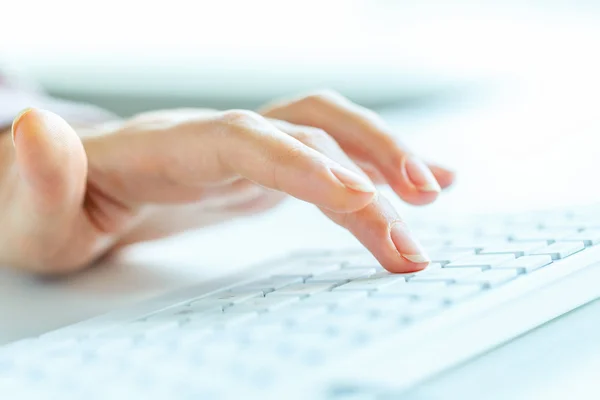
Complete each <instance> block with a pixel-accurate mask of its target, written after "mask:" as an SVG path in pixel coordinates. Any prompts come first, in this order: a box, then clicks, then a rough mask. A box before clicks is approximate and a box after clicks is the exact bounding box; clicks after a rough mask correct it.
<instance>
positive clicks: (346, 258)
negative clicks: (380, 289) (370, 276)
mask: <svg viewBox="0 0 600 400" xmlns="http://www.w3.org/2000/svg"><path fill="white" fill-rule="evenodd" d="M340 258H341V259H342V260H343V263H342V268H354V267H359V268H363V267H372V268H376V269H381V268H383V267H382V266H381V264H379V261H377V259H376V258H375V257H374V256H373V255H372V254H371V253H369V252H367V251H364V250H360V251H359V252H353V253H350V254H348V253H341V254H340Z"/></svg>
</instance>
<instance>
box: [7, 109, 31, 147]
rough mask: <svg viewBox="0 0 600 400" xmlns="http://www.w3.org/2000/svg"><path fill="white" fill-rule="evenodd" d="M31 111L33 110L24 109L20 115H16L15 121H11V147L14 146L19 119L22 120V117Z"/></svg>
mask: <svg viewBox="0 0 600 400" xmlns="http://www.w3.org/2000/svg"><path fill="white" fill-rule="evenodd" d="M31 110H33V108H26V109H24V110H22V111H21V112H20V113H18V114H17V116H16V117H15V119H13V122H12V126H11V127H10V132H11V136H12V142H13V146H14V145H15V137H16V136H17V131H16V130H15V129H16V127H17V124H18V123H19V121H20V120H21V118H23V116H24V115H25V114H27V113H28V112H29V111H31Z"/></svg>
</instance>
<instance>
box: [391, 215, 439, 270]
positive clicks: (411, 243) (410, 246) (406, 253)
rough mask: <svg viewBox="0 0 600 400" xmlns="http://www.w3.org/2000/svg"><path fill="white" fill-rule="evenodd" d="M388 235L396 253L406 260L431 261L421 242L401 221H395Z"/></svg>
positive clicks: (418, 262)
mask: <svg viewBox="0 0 600 400" xmlns="http://www.w3.org/2000/svg"><path fill="white" fill-rule="evenodd" d="M390 236H391V237H392V242H394V246H396V249H397V250H398V253H400V255H401V256H402V257H404V258H406V259H407V260H408V261H410V262H413V263H417V264H420V263H428V262H429V261H431V260H430V258H429V256H428V255H427V253H426V252H425V250H424V249H423V247H422V246H421V244H420V243H419V242H418V241H417V240H416V239H415V238H414V237H413V235H412V233H411V232H410V231H409V230H408V228H407V227H406V225H404V224H403V223H401V222H395V223H394V224H393V225H392V228H391V230H390Z"/></svg>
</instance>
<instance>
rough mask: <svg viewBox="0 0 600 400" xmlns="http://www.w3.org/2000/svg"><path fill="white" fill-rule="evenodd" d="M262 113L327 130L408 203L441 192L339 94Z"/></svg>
mask: <svg viewBox="0 0 600 400" xmlns="http://www.w3.org/2000/svg"><path fill="white" fill-rule="evenodd" d="M261 113H262V114H263V115H265V116H268V117H270V118H277V119H282V120H286V121H289V122H292V123H294V124H299V125H310V126H315V127H318V128H321V129H323V130H325V131H327V132H328V133H329V134H330V135H331V136H333V137H334V138H335V139H336V140H337V141H338V143H339V144H340V145H341V147H342V148H343V149H344V150H345V151H346V152H347V153H348V154H350V155H352V156H353V157H357V158H360V159H363V160H365V161H368V162H370V163H371V164H372V165H374V166H375V167H376V168H377V169H378V170H379V171H380V172H381V173H382V175H383V176H384V177H385V179H386V181H387V182H388V183H389V184H390V186H391V187H392V188H393V189H394V190H395V191H396V193H398V195H399V196H400V197H402V198H403V199H404V200H406V201H408V202H410V203H413V204H426V203H430V202H431V201H433V200H435V198H436V197H437V194H438V193H439V191H440V185H439V184H438V182H437V180H436V179H435V177H434V175H433V174H432V172H431V170H430V169H429V168H428V167H427V165H426V164H425V163H423V162H422V161H421V160H420V159H419V158H418V157H416V156H415V155H413V154H412V153H411V152H410V151H409V150H408V149H407V147H406V146H405V145H403V144H401V143H400V142H399V141H398V140H397V139H396V138H394V137H393V135H392V134H391V130H390V129H389V128H388V127H387V126H386V124H385V123H384V122H383V120H382V119H381V118H380V117H379V116H378V115H377V114H375V113H374V112H372V111H370V110H367V109H365V108H363V107H360V106H358V105H356V104H354V103H352V102H350V101H349V100H347V99H345V98H344V97H342V96H340V95H338V94H335V93H331V92H321V93H317V94H314V95H311V96H306V97H303V98H301V99H297V100H292V101H289V102H287V103H284V104H276V105H273V106H270V107H268V108H266V109H264V110H263V111H262V112H261Z"/></svg>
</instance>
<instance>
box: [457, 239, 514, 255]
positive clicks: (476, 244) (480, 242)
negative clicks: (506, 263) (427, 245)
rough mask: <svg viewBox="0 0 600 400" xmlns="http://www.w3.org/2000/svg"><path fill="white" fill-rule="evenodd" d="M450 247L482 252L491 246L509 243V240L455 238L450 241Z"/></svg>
mask: <svg viewBox="0 0 600 400" xmlns="http://www.w3.org/2000/svg"><path fill="white" fill-rule="evenodd" d="M449 243H450V247H452V248H456V249H461V248H462V249H475V250H476V251H478V252H479V251H481V250H482V249H484V248H486V247H489V246H498V245H502V244H506V243H509V242H508V239H504V238H502V237H485V236H483V237H453V238H452V239H450V241H449Z"/></svg>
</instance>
